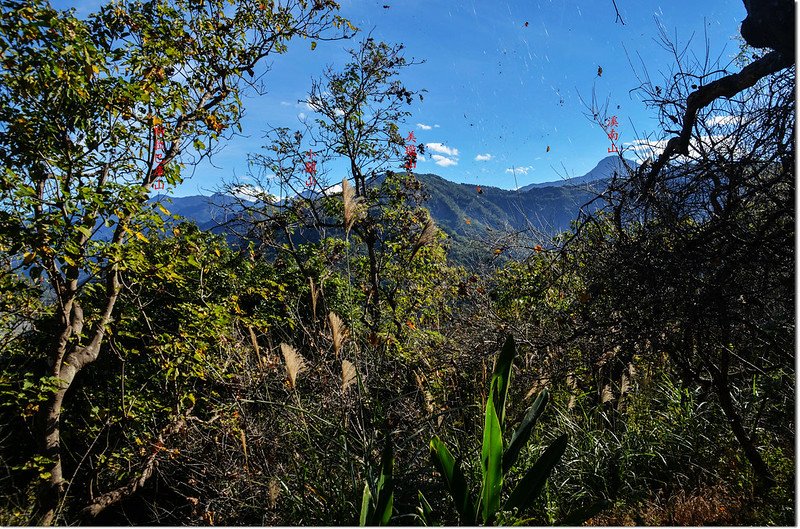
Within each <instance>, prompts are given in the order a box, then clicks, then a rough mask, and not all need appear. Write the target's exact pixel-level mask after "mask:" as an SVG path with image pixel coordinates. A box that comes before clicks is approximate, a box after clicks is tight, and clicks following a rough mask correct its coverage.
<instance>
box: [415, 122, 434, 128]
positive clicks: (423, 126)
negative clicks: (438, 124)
mask: <svg viewBox="0 0 800 529" xmlns="http://www.w3.org/2000/svg"><path fill="white" fill-rule="evenodd" d="M417 127H419V128H420V129H422V130H431V129H432V128H433V127H431V126H430V125H426V124H425V123H417Z"/></svg>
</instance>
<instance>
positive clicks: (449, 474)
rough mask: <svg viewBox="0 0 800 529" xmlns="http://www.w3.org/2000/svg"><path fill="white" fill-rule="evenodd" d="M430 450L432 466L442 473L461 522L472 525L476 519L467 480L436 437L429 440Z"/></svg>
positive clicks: (445, 447)
mask: <svg viewBox="0 0 800 529" xmlns="http://www.w3.org/2000/svg"><path fill="white" fill-rule="evenodd" d="M430 448H431V457H432V459H433V464H434V465H435V466H436V467H437V468H438V470H439V472H441V473H442V478H444V480H445V485H446V486H447V490H449V491H450V496H452V497H453V501H454V502H455V504H456V510H457V511H458V514H459V516H461V521H462V522H463V523H465V524H468V525H471V524H474V523H475V518H476V517H475V508H474V506H473V504H472V498H470V496H469V487H468V486H467V480H466V479H465V478H464V474H463V472H461V465H460V464H459V463H458V462H457V461H456V460H455V458H454V457H453V455H452V454H451V453H450V450H448V449H447V446H446V445H445V444H444V443H443V442H442V441H441V440H440V439H439V438H438V437H434V438H433V439H431V444H430Z"/></svg>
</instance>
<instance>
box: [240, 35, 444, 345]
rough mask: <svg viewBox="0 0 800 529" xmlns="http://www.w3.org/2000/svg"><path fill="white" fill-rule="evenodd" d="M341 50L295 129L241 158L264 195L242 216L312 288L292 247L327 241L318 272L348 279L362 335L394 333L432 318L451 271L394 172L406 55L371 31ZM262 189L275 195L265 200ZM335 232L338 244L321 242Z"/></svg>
mask: <svg viewBox="0 0 800 529" xmlns="http://www.w3.org/2000/svg"><path fill="white" fill-rule="evenodd" d="M349 55H350V62H348V64H347V65H345V67H344V68H343V69H342V71H340V72H339V71H334V70H333V69H332V68H330V69H329V70H328V71H326V73H325V74H324V77H323V79H321V80H316V81H314V82H313V84H312V87H311V91H310V94H309V97H308V98H307V99H306V100H304V102H305V103H306V104H307V105H308V106H309V107H310V108H311V109H312V111H313V113H312V114H311V115H310V117H309V118H308V119H307V120H305V121H304V127H305V130H298V131H291V130H289V129H288V128H279V129H275V130H273V131H271V133H270V138H271V139H272V143H271V145H270V147H269V152H268V153H266V154H259V155H256V156H254V157H253V160H252V161H253V164H254V166H255V167H257V168H259V169H260V170H261V171H262V173H263V174H266V175H268V178H269V181H267V180H266V179H265V178H261V179H259V175H258V174H256V175H254V176H255V177H256V178H257V180H259V186H260V188H261V189H263V190H264V193H263V194H258V193H256V195H257V196H260V197H261V198H263V199H264V200H263V202H262V204H267V203H270V205H267V206H266V207H264V206H263V205H258V206H257V207H256V209H257V211H256V215H255V218H256V221H255V223H254V224H255V226H256V227H257V228H259V230H260V238H261V240H262V241H263V242H265V243H266V244H267V245H269V246H271V247H272V248H274V249H275V250H277V251H278V252H279V253H280V254H282V255H285V256H287V257H289V258H290V259H291V260H292V261H294V262H295V264H296V266H297V267H298V269H299V271H300V272H301V273H302V274H304V275H305V276H306V277H308V278H310V279H311V280H313V281H314V282H315V285H316V287H324V285H323V282H324V280H323V279H322V278H319V277H316V276H315V275H314V273H313V269H312V267H311V266H309V260H308V256H307V252H305V251H302V250H301V249H300V246H302V244H303V243H307V242H311V243H314V244H316V243H317V242H318V241H324V242H323V244H322V246H324V247H327V248H329V249H333V248H334V247H335V248H336V250H334V251H332V252H329V253H328V255H329V256H330V260H329V261H328V262H327V263H326V265H327V266H326V268H327V269H329V270H337V271H339V272H340V273H342V274H344V275H347V279H348V281H349V282H351V283H352V286H353V287H354V288H353V289H352V291H351V295H350V298H351V299H353V300H356V303H355V305H358V307H356V306H354V305H351V309H352V312H353V316H354V317H355V318H357V319H358V320H359V321H361V322H362V324H363V326H364V327H366V328H368V329H369V330H370V331H371V332H373V333H377V332H384V333H386V332H388V331H390V330H391V332H392V333H393V334H395V335H401V334H403V333H404V332H406V331H407V330H408V329H409V328H414V327H416V325H417V324H419V323H436V322H437V318H438V313H439V312H440V311H441V310H442V309H445V308H446V307H445V304H444V303H443V302H444V301H446V299H447V296H442V294H443V293H447V292H449V293H451V294H452V293H453V292H452V286H450V285H452V284H454V281H453V278H454V277H455V275H456V272H455V271H454V270H452V269H450V268H448V267H447V266H446V255H445V250H444V246H443V241H444V235H443V233H441V231H440V230H438V228H437V227H436V226H435V224H434V222H433V220H432V219H431V218H430V215H429V214H428V212H427V211H425V210H424V208H423V207H422V205H423V201H424V192H423V190H422V186H421V184H420V182H419V181H418V180H417V179H416V178H415V177H414V175H413V173H411V172H410V171H408V170H406V171H402V172H398V171H396V169H398V168H400V167H401V166H402V165H403V164H404V161H406V160H407V153H406V149H405V145H406V141H407V137H404V135H403V134H401V132H400V126H401V125H400V124H401V122H402V120H403V118H405V117H406V116H407V115H408V110H407V106H408V105H410V104H411V102H412V101H413V99H414V98H415V97H418V96H419V97H421V95H420V94H418V93H417V92H414V91H412V90H409V89H408V88H406V87H405V86H404V85H403V83H402V82H401V80H400V76H401V74H402V72H403V70H404V69H405V68H408V67H410V66H412V65H414V64H415V62H414V61H413V60H409V59H406V58H405V57H404V55H403V47H402V46H400V45H395V46H392V45H389V44H386V43H383V42H378V41H375V40H374V39H372V38H367V39H366V40H364V41H363V42H362V43H361V45H360V47H359V48H358V49H356V50H351V51H350V52H349ZM312 157H313V158H312ZM335 162H336V163H340V164H343V165H344V167H346V168H347V172H348V174H347V176H346V177H345V178H344V179H343V180H340V179H339V178H336V179H335V180H334V181H331V180H330V179H329V171H330V167H331V166H332V165H333V164H334V163H335ZM309 164H313V166H311V167H310V166H309ZM312 167H313V169H312ZM276 182H277V184H276ZM340 182H341V186H339V185H338V184H339V183H340ZM276 185H277V186H278V189H277V190H276ZM274 191H277V194H278V195H279V196H280V197H286V198H284V199H283V200H282V201H277V202H276V201H275V200H274V195H275V194H274ZM341 238H344V239H345V241H344V245H343V246H342V245H341V244H337V243H334V242H333V241H334V240H341ZM343 254H344V255H343ZM337 260H338V262H337ZM323 290H324V288H323ZM322 299H324V296H323V297H322ZM320 305H322V304H320ZM357 308H360V309H361V314H357V313H356V309H357ZM345 312H347V313H350V312H351V310H346V311H345Z"/></svg>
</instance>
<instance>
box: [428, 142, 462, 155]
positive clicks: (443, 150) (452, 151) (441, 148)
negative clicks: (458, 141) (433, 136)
mask: <svg viewBox="0 0 800 529" xmlns="http://www.w3.org/2000/svg"><path fill="white" fill-rule="evenodd" d="M425 149H426V150H429V151H433V152H438V153H439V154H446V155H447V156H458V149H456V148H455V147H448V146H447V145H444V144H442V143H438V142H434V143H426V144H425Z"/></svg>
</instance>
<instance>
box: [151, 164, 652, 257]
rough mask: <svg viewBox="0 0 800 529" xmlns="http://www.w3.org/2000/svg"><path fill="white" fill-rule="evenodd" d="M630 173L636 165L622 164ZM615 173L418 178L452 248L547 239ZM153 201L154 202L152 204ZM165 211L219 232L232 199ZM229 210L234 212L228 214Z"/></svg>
mask: <svg viewBox="0 0 800 529" xmlns="http://www.w3.org/2000/svg"><path fill="white" fill-rule="evenodd" d="M626 162H627V163H628V164H629V166H630V167H631V168H635V167H636V166H637V164H636V163H635V162H633V161H629V160H626ZM614 172H617V173H618V174H625V168H624V166H623V164H622V161H621V160H620V159H619V158H618V157H616V156H609V157H607V158H604V159H603V160H601V161H600V162H599V163H598V164H597V166H596V167H595V168H594V169H592V170H591V171H589V172H588V173H586V174H585V175H583V176H578V177H575V178H567V179H563V180H555V181H552V182H544V183H539V184H530V185H527V186H524V187H521V188H519V189H517V190H516V191H509V190H505V189H500V188H497V187H491V186H481V185H475V184H458V183H454V182H451V181H449V180H445V179H444V178H442V177H440V176H437V175H435V174H417V175H416V176H417V178H418V179H419V181H420V182H421V183H422V184H423V187H424V189H425V191H426V192H427V194H428V196H429V198H428V201H427V202H426V203H425V207H427V208H428V209H429V210H430V212H431V216H432V217H433V219H434V221H436V223H437V225H438V226H440V227H441V228H442V229H443V230H444V231H445V232H446V233H447V234H448V235H450V236H451V237H452V238H453V239H454V243H456V244H466V243H468V242H469V241H480V240H482V239H483V238H485V237H486V236H487V234H489V235H490V236H491V232H500V231H508V230H514V231H516V230H522V229H526V228H534V229H536V230H538V231H539V232H542V233H544V234H547V235H555V234H556V233H559V232H561V231H564V230H567V229H569V227H570V223H571V222H572V221H573V220H575V219H576V218H577V216H578V213H579V211H580V208H581V207H582V206H583V205H585V204H586V203H587V202H589V201H590V200H591V199H592V198H594V197H595V196H597V193H598V192H599V191H601V190H602V188H603V187H604V183H605V181H607V180H608V179H610V178H612V177H613V175H614ZM157 199H158V198H157ZM171 200H172V203H171V204H170V205H168V206H167V207H168V209H169V210H170V211H171V212H172V213H174V214H177V215H180V216H182V217H185V218H187V219H189V220H192V221H194V222H195V223H196V224H197V225H198V226H199V227H200V228H201V229H204V230H211V231H214V232H218V233H219V232H224V231H225V230H224V228H220V225H221V224H223V223H224V222H225V221H226V220H229V219H230V217H231V215H234V214H235V213H234V212H235V209H236V208H235V203H236V202H237V199H236V198H234V197H232V196H229V195H223V194H219V193H217V194H214V195H211V196H189V197H172V199H171ZM231 206H234V207H233V208H232V207H231Z"/></svg>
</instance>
